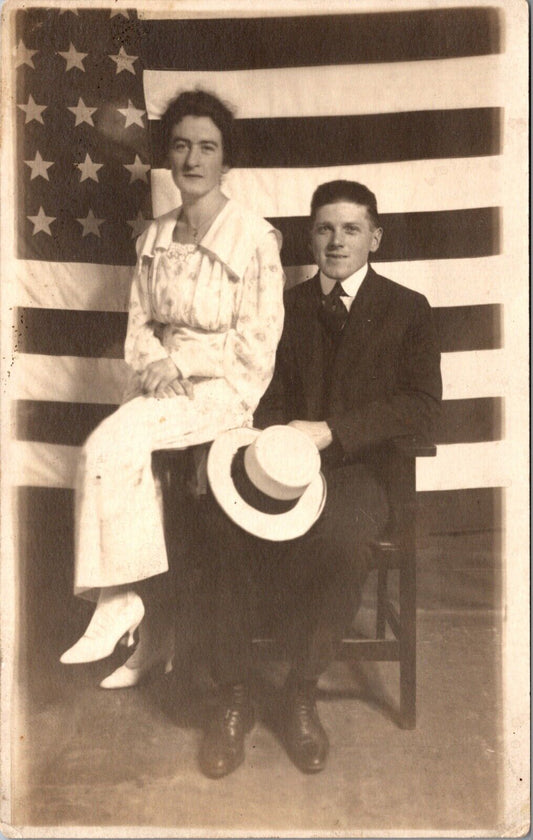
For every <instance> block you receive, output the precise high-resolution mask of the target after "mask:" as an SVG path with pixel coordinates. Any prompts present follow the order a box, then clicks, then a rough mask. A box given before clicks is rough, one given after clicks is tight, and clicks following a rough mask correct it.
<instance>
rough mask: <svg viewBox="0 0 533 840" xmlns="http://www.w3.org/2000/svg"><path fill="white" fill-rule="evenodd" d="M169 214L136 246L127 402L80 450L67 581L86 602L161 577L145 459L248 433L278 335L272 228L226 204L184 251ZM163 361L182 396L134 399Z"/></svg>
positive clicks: (161, 546)
mask: <svg viewBox="0 0 533 840" xmlns="http://www.w3.org/2000/svg"><path fill="white" fill-rule="evenodd" d="M177 212H178V211H174V212H173V213H171V214H167V215H166V216H164V217H161V219H159V220H156V221H155V222H153V223H152V226H151V227H150V228H149V229H148V230H147V231H146V232H145V234H143V237H141V240H140V241H139V243H138V247H137V251H138V262H137V269H136V272H135V276H134V279H133V283H132V290H131V296H130V308H129V318H128V330H127V335H126V343H125V358H126V361H127V362H128V364H129V366H130V369H131V376H130V382H129V384H128V388H127V392H126V395H125V401H124V403H123V405H121V407H120V408H119V409H118V410H117V411H116V412H115V413H114V414H112V415H111V416H110V417H108V418H107V419H106V420H104V421H103V422H102V423H101V424H100V425H99V426H98V427H97V428H96V429H95V431H94V432H93V433H92V434H91V435H90V437H89V438H88V440H87V441H86V443H85V446H84V447H83V450H82V455H81V459H80V465H79V469H78V483H77V493H76V560H75V581H74V582H75V592H76V593H77V594H82V593H83V594H84V596H86V597H94V596H95V594H96V592H95V590H97V589H98V588H100V587H105V586H114V585H118V584H125V583H132V582H134V581H138V580H142V579H144V578H147V577H151V576H152V575H156V574H161V573H162V572H165V571H167V569H168V562H167V557H166V550H165V541H164V534H163V527H162V521H161V514H160V506H159V503H158V498H157V490H156V486H155V482H154V477H153V474H152V469H151V453H152V452H153V451H154V450H156V449H171V448H177V449H181V448H186V447H188V446H193V445H196V444H199V443H204V442H206V441H210V440H213V439H214V438H215V437H216V436H217V435H218V434H220V433H221V432H222V431H225V430H226V429H230V428H235V427H237V426H245V425H251V422H252V415H253V412H254V410H255V408H256V406H257V404H258V402H259V400H260V398H261V396H262V395H263V393H264V391H265V390H266V388H267V387H268V384H269V382H270V380H271V378H272V374H273V371H274V362H275V354H276V347H277V344H278V341H279V339H280V336H281V330H282V327H283V282H284V276H283V269H282V267H281V263H280V258H279V247H280V237H279V234H278V232H277V231H275V230H274V229H273V228H271V227H270V225H268V223H267V222H265V221H264V220H263V219H255V218H253V217H250V215H249V214H247V213H245V211H243V210H241V208H240V207H239V205H237V204H236V203H235V202H234V201H231V200H230V201H228V203H227V204H226V206H225V207H224V208H223V210H222V211H221V213H220V214H219V216H218V217H217V219H216V220H215V222H214V224H213V226H212V227H211V228H210V230H209V231H208V233H207V234H206V236H205V237H204V238H203V239H202V242H201V243H200V244H199V245H198V246H197V245H182V244H179V243H177V242H174V241H173V240H172V232H173V229H174V226H175V222H176V218H177ZM213 228H214V230H213ZM168 356H170V357H171V358H172V359H173V361H174V362H175V364H176V366H177V368H178V369H179V371H180V373H181V376H182V377H184V378H188V379H189V380H190V381H191V383H192V385H193V398H192V399H189V397H187V396H175V397H170V398H165V399H157V398H155V397H150V396H146V395H143V394H142V392H141V388H140V379H139V375H140V374H141V373H142V371H144V369H145V368H146V366H147V365H149V364H150V363H151V362H153V361H157V360H158V359H165V358H167V357H168Z"/></svg>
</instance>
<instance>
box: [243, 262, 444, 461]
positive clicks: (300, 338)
mask: <svg viewBox="0 0 533 840" xmlns="http://www.w3.org/2000/svg"><path fill="white" fill-rule="evenodd" d="M320 296H321V289H320V279H319V275H318V274H317V275H316V276H315V277H313V278H312V279H310V280H307V281H306V282H304V283H300V284H299V285H297V286H294V287H292V288H291V289H289V290H288V291H287V292H286V293H285V324H284V328H283V335H282V338H281V341H280V344H279V346H278V351H277V356H276V370H275V373H274V378H273V380H272V383H271V385H270V387H269V389H268V390H267V392H266V394H265V396H264V397H263V400H262V401H261V403H260V405H259V407H258V410H257V412H256V417H255V422H256V424H257V425H258V426H259V427H263V428H264V427H265V426H267V425H271V424H272V423H286V422H289V421H290V420H295V419H299V420H326V421H327V422H328V424H329V426H330V428H331V429H332V431H333V434H334V439H335V441H336V443H335V445H336V446H337V447H339V446H340V448H341V450H342V456H343V460H344V461H352V460H358V459H359V457H360V456H361V455H362V453H363V452H364V451H365V450H368V448H369V447H372V446H375V445H376V444H380V443H384V442H386V441H387V440H389V439H390V438H393V437H397V436H399V435H417V436H421V437H424V438H427V439H429V440H431V437H432V434H433V429H434V423H435V420H436V418H437V416H438V412H439V407H440V400H441V397H442V382H441V374H440V352H439V343H438V338H437V334H436V331H435V328H434V325H433V320H432V314H431V309H430V306H429V304H428V302H427V300H426V298H425V297H424V296H423V295H421V294H418V293H417V292H414V291H411V290H410V289H407V288H405V287H404V286H400V285H399V284H398V283H394V282H393V281H392V280H388V279H387V278H386V277H382V276H380V275H379V274H377V273H376V272H375V271H374V270H373V269H372V268H369V270H368V273H367V276H366V277H365V280H364V281H363V283H362V284H361V287H360V289H359V291H358V293H357V295H356V297H355V300H354V301H353V304H352V307H351V309H350V313H349V316H348V320H347V322H346V324H345V327H344V330H343V333H342V337H341V339H340V343H339V347H338V350H337V353H336V356H335V358H334V361H333V363H332V364H333V370H332V380H331V381H332V385H331V392H330V398H329V401H328V404H327V405H325V406H324V404H323V381H324V376H325V373H326V372H325V371H324V369H323V368H324V364H325V362H324V357H325V354H324V352H323V346H324V342H325V341H327V336H326V333H325V327H324V326H323V324H322V321H321V320H320V317H319V315H318V312H319V309H320V306H321V303H320V299H321V298H320Z"/></svg>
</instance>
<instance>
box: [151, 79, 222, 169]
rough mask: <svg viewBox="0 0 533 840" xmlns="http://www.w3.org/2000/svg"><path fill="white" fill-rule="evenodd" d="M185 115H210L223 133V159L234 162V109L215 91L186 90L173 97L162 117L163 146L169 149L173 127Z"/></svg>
mask: <svg viewBox="0 0 533 840" xmlns="http://www.w3.org/2000/svg"><path fill="white" fill-rule="evenodd" d="M184 117H210V119H211V120H213V122H214V124H215V125H216V127H217V128H218V130H219V131H220V133H221V135H222V159H223V162H224V165H225V166H228V167H231V166H232V164H233V124H234V121H235V116H234V114H233V111H231V109H230V108H229V107H228V106H227V105H226V104H225V103H224V102H222V101H221V100H220V99H219V98H218V97H217V96H215V95H214V94H213V93H208V92H207V91H205V90H201V89H200V88H196V89H195V90H185V91H183V92H182V93H180V94H179V96H177V97H176V98H175V99H173V100H172V101H171V102H170V103H169V104H168V106H167V109H166V111H165V113H164V114H163V116H162V117H161V132H162V141H163V148H164V149H165V150H167V151H168V149H169V145H170V137H171V134H172V129H173V128H174V126H175V125H177V124H178V123H179V122H181V120H182V119H183V118H184Z"/></svg>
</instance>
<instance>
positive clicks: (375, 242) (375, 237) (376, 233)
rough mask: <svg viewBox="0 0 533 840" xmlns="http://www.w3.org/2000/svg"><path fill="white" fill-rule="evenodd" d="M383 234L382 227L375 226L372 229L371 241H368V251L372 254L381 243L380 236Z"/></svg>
mask: <svg viewBox="0 0 533 840" xmlns="http://www.w3.org/2000/svg"><path fill="white" fill-rule="evenodd" d="M382 236H383V228H380V227H377V228H374V230H373V231H372V241H371V243H370V253H371V254H374V253H375V252H376V251H377V250H378V248H379V246H380V243H381V237H382Z"/></svg>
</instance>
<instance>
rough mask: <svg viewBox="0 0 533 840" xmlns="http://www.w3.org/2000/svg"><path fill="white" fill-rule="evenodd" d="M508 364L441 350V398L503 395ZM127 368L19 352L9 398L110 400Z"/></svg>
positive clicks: (484, 353)
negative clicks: (11, 393) (442, 391)
mask: <svg viewBox="0 0 533 840" xmlns="http://www.w3.org/2000/svg"><path fill="white" fill-rule="evenodd" d="M507 366H508V361H506V359H505V355H504V351H503V350H480V351H478V352H464V353H462V352H461V353H443V354H442V378H443V387H444V399H448V400H457V399H473V398H477V397H498V396H504V395H505V393H506V392H507V378H508V377H507V375H506V369H508V367H507ZM127 370H128V369H127V366H126V363H125V362H124V361H123V360H122V359H86V358H81V357H77V356H39V355H36V354H24V355H21V356H19V358H18V361H17V365H16V371H17V375H16V379H15V382H14V385H13V398H14V399H26V400H52V401H58V402H80V403H107V404H112V405H114V404H118V403H119V402H120V400H121V396H122V393H123V389H124V385H125V382H126V378H127Z"/></svg>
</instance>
